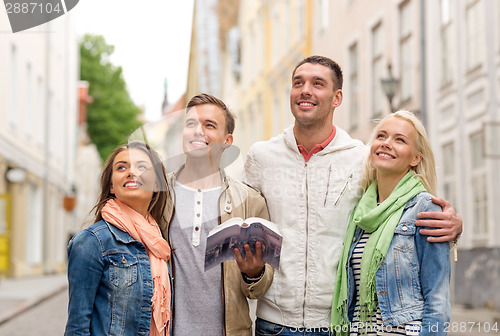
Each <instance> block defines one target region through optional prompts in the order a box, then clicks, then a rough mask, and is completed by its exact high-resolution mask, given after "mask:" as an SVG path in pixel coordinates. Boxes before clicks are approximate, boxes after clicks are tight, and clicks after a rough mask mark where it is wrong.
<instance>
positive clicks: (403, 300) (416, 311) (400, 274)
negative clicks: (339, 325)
mask: <svg viewBox="0 0 500 336" xmlns="http://www.w3.org/2000/svg"><path fill="white" fill-rule="evenodd" d="M431 197H432V195H430V194H429V193H420V194H418V195H416V196H415V197H414V198H412V199H411V200H409V201H408V203H407V204H406V206H405V209H404V210H403V214H402V216H401V219H400V220H399V223H398V225H397V226H396V229H395V230H394V237H393V238H392V242H391V244H390V246H389V250H388V251H387V255H386V257H385V259H384V260H383V261H382V264H381V265H380V267H379V269H378V270H377V273H376V275H375V286H376V290H377V298H378V304H379V306H380V310H381V313H382V319H383V321H384V324H385V325H386V326H391V327H394V326H397V325H400V324H403V323H406V322H410V321H414V320H421V321H422V329H421V332H420V335H430V334H432V335H442V334H444V327H445V323H446V322H448V321H449V319H450V309H451V307H450V288H449V287H450V286H449V285H450V256H449V243H447V242H445V243H429V242H428V241H427V236H423V235H421V234H420V227H416V226H415V221H416V220H417V214H418V213H419V212H424V211H435V212H441V207H440V206H439V205H436V204H434V203H433V202H432V201H431ZM362 234H363V230H361V229H360V228H359V227H358V228H356V232H355V234H354V240H353V242H352V244H351V248H350V251H349V259H348V260H349V261H348V266H347V267H348V287H349V292H348V298H349V302H348V304H349V320H351V321H352V318H353V315H354V308H355V304H356V302H355V298H356V293H355V285H354V275H353V270H352V266H351V264H350V260H351V255H352V251H353V250H354V247H355V246H356V244H357V243H358V242H359V239H360V237H361V236H362Z"/></svg>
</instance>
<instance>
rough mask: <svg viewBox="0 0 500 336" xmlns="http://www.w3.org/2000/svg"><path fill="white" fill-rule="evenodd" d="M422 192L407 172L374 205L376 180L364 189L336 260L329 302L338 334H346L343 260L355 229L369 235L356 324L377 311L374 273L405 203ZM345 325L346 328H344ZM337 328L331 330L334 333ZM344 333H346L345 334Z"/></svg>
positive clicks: (362, 265) (345, 271)
mask: <svg viewBox="0 0 500 336" xmlns="http://www.w3.org/2000/svg"><path fill="white" fill-rule="evenodd" d="M424 191H426V190H425V188H424V186H423V184H422V182H421V180H420V178H419V177H418V176H417V175H416V174H415V173H414V172H413V171H409V172H408V173H407V174H406V175H405V176H404V177H403V178H402V179H401V180H400V181H399V183H398V184H397V185H396V187H395V188H394V190H393V191H392V193H391V194H390V196H389V197H388V198H387V199H386V200H385V201H383V202H382V203H381V204H380V205H378V206H377V199H378V191H377V181H376V180H375V181H373V183H372V184H371V185H370V186H369V187H368V189H367V190H366V192H365V194H364V195H363V197H361V199H360V200H359V202H358V205H357V206H356V208H355V209H354V211H353V213H352V216H351V220H350V222H349V227H348V228H347V235H346V238H345V241H344V248H343V250H342V255H341V257H340V263H339V266H338V273H337V279H336V282H335V289H334V293H333V302H332V325H333V327H335V326H344V328H342V329H343V331H341V332H340V333H338V335H349V328H348V324H349V320H348V317H347V309H348V308H347V294H348V293H347V291H348V288H347V269H346V266H347V258H348V257H349V249H350V247H351V243H352V239H353V237H354V232H355V231H356V226H359V227H360V228H361V229H363V230H364V231H366V232H370V233H372V234H371V236H370V238H369V239H368V241H367V242H366V245H365V248H364V250H363V256H362V258H361V279H360V284H359V287H358V290H359V301H360V302H359V304H360V321H361V322H362V323H363V325H365V322H367V321H370V320H371V317H372V316H373V314H374V313H375V311H376V309H377V293H376V288H375V274H376V273H377V270H378V268H379V266H380V264H381V262H382V260H384V258H385V256H386V254H387V250H388V249H389V245H390V244H391V241H392V237H393V236H394V229H395V228H396V226H397V225H398V222H399V219H400V218H401V215H402V214H403V210H404V208H405V205H406V203H407V202H408V201H409V200H410V199H412V198H413V197H414V196H415V195H417V194H419V193H421V192H424ZM346 326H347V327H346ZM338 329H339V327H337V329H335V330H336V331H337V332H338ZM345 331H347V332H345Z"/></svg>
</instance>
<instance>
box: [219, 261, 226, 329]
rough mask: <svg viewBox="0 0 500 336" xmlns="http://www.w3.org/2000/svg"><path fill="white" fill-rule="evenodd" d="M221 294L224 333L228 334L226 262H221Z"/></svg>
mask: <svg viewBox="0 0 500 336" xmlns="http://www.w3.org/2000/svg"><path fill="white" fill-rule="evenodd" d="M220 278H221V282H220V284H221V295H222V335H224V336H225V335H226V295H225V294H224V263H221V264H220Z"/></svg>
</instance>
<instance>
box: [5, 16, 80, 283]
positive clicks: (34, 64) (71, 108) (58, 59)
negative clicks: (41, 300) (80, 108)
mask: <svg viewBox="0 0 500 336" xmlns="http://www.w3.org/2000/svg"><path fill="white" fill-rule="evenodd" d="M0 31H2V32H3V34H0V73H1V74H2V76H0V119H1V120H2V121H3V122H2V123H1V124H0V176H1V178H0V203H1V206H0V215H1V216H2V219H1V220H0V223H1V224H0V273H1V274H3V275H7V276H13V277H21V276H27V275H37V274H43V273H53V272H60V271H63V270H65V262H66V249H65V247H66V244H67V240H68V229H67V227H68V223H70V222H71V221H72V220H73V219H72V217H73V215H72V213H70V212H68V211H66V210H65V209H64V204H65V202H64V200H65V198H66V199H67V200H68V197H69V198H71V196H72V192H73V187H74V180H75V175H74V173H73V169H74V166H73V164H74V160H75V155H76V154H75V152H76V125H77V121H76V115H77V96H76V95H77V87H76V84H77V78H78V65H77V64H78V46H77V41H76V36H75V32H74V29H73V19H72V14H71V13H69V14H66V15H64V16H62V17H60V18H58V19H56V20H54V21H51V22H49V23H46V24H44V25H41V26H38V27H35V28H32V29H30V30H28V31H26V32H20V33H16V34H13V33H10V27H9V23H8V18H7V15H6V13H5V12H1V13H0ZM12 175H14V177H13V176H12ZM69 203H71V202H69ZM69 203H68V202H66V205H67V206H68V204H69Z"/></svg>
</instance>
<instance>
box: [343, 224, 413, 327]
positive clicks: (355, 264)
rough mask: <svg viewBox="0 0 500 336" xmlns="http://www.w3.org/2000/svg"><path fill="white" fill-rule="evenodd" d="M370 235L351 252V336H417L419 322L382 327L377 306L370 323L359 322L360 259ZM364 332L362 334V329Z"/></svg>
mask: <svg viewBox="0 0 500 336" xmlns="http://www.w3.org/2000/svg"><path fill="white" fill-rule="evenodd" d="M370 235H371V234H370V233H368V232H364V233H363V235H362V236H361V238H360V240H359V242H358V244H357V245H356V247H355V248H354V250H353V251H352V256H351V265H352V269H353V272H354V281H355V283H356V306H355V308H354V318H353V321H352V324H351V330H350V332H351V336H353V335H354V336H358V335H367V336H383V335H404V336H417V335H418V334H419V333H420V327H421V324H422V323H421V321H411V322H408V323H406V324H401V325H398V326H395V327H390V326H384V322H383V320H382V313H381V312H380V307H379V306H378V305H377V313H376V314H375V315H374V316H372V319H371V323H370V322H366V323H364V324H362V323H361V322H360V321H359V291H358V286H359V282H360V278H361V257H362V255H363V250H364V248H365V245H366V242H367V241H368V238H370ZM363 327H365V328H366V331H365V332H363V331H362V328H363Z"/></svg>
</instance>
